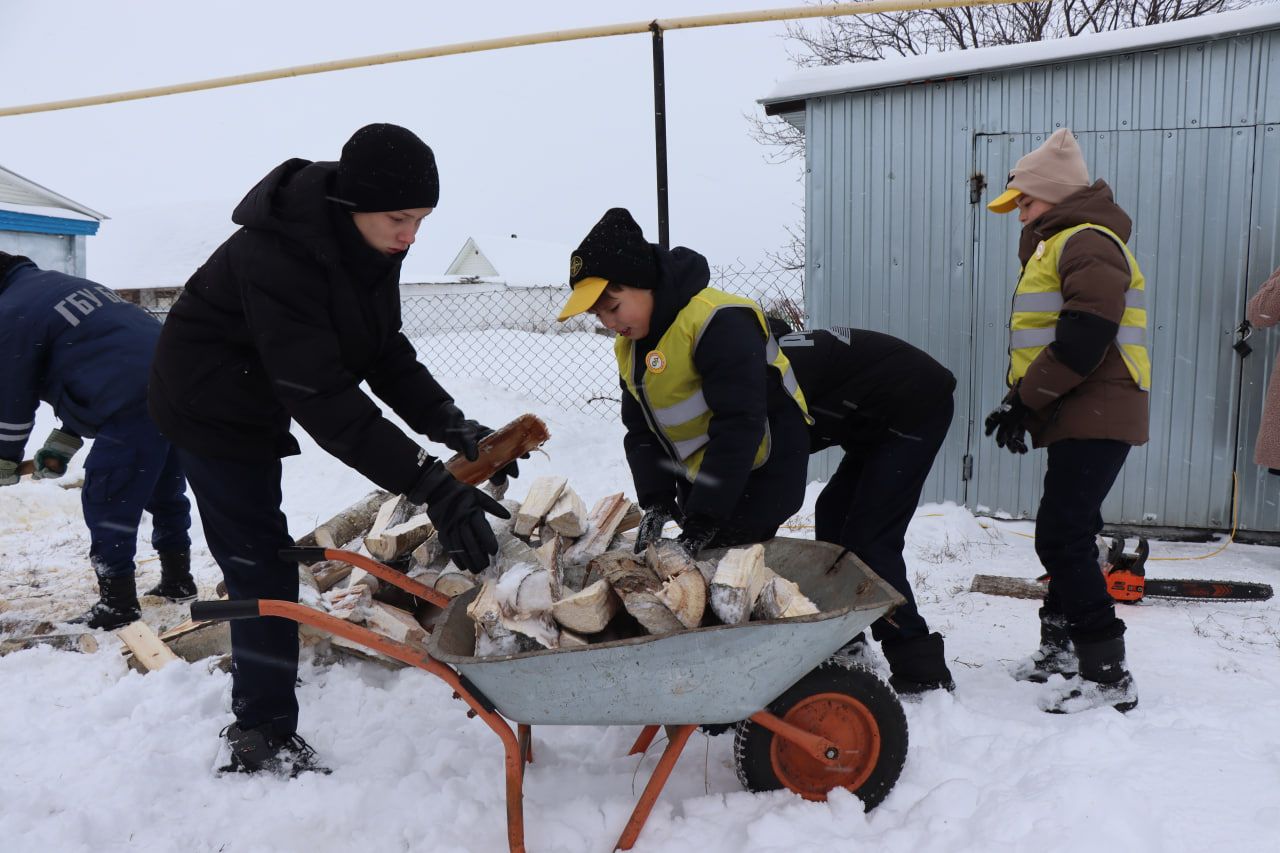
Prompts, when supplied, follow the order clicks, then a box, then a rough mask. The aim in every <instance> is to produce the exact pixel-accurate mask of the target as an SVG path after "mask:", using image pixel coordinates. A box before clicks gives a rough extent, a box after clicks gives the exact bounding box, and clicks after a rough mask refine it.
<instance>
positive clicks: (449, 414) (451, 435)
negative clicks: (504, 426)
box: [427, 403, 493, 462]
mask: <svg viewBox="0 0 1280 853" xmlns="http://www.w3.org/2000/svg"><path fill="white" fill-rule="evenodd" d="M485 430H486V427H482V426H480V424H479V423H477V422H476V421H473V420H471V419H470V418H468V417H467V416H466V415H464V414H463V413H462V409H459V408H458V407H457V406H455V405H454V404H453V403H444V404H442V405H441V406H439V407H437V408H436V410H435V412H433V413H432V415H431V421H430V423H429V424H428V425H427V437H428V438H430V439H431V440H432V441H438V442H440V443H441V444H443V445H444V446H445V447H447V448H449V449H450V450H452V451H454V452H455V453H461V454H462V455H463V456H465V457H467V461H468V462H475V461H476V457H477V456H479V455H480V451H479V450H478V449H477V448H476V444H477V443H478V442H479V441H480V439H481V438H482V437H483V436H486V435H488V434H489V433H490V432H493V430H488V432H486V431H485Z"/></svg>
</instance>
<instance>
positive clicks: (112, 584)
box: [71, 575, 142, 631]
mask: <svg viewBox="0 0 1280 853" xmlns="http://www.w3.org/2000/svg"><path fill="white" fill-rule="evenodd" d="M98 596H99V597H98V603H97V604H95V605H93V607H90V608H89V611H88V612H87V613H85V614H83V615H81V616H77V617H76V618H75V619H72V620H71V623H72V624H73V625H88V626H89V627H90V628H101V629H102V630H104V631H114V630H115V629H116V628H123V627H124V626H125V625H128V624H129V623H130V622H137V621H138V620H139V619H140V618H142V608H141V607H139V606H138V587H137V586H136V584H135V582H134V579H133V576H132V575H129V576H127V577H119V578H106V577H103V576H102V575H98Z"/></svg>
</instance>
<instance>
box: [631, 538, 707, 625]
mask: <svg viewBox="0 0 1280 853" xmlns="http://www.w3.org/2000/svg"><path fill="white" fill-rule="evenodd" d="M645 561H646V562H648V564H649V567H650V568H651V569H653V570H654V572H655V573H656V574H657V575H658V577H659V578H662V579H663V584H662V590H661V591H659V593H658V600H659V601H661V602H662V603H663V604H665V605H667V608H668V609H669V610H670V611H671V612H672V613H674V614H675V616H676V618H677V619H679V620H680V624H681V625H684V627H686V628H696V627H698V626H699V625H700V624H702V614H703V613H704V612H705V611H706V609H707V579H706V578H705V577H703V575H702V572H701V571H699V569H698V563H697V561H696V560H694V559H693V558H692V557H691V556H689V552H688V551H686V550H685V549H684V548H681V547H680V546H679V545H677V544H676V543H675V542H674V541H672V540H669V539H662V540H659V541H658V542H653V543H650V544H649V546H648V547H647V548H645Z"/></svg>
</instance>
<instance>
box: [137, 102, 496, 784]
mask: <svg viewBox="0 0 1280 853" xmlns="http://www.w3.org/2000/svg"><path fill="white" fill-rule="evenodd" d="M439 194H440V184H439V178H438V175H437V171H436V163H435V157H434V155H433V153H432V151H431V149H430V148H429V147H427V145H426V144H425V143H424V142H423V141H422V140H420V139H419V138H418V137H417V136H415V135H414V134H413V133H411V132H410V131H408V130H406V129H404V128H402V127H397V126H396V125H390V124H372V125H368V126H367V127H364V128H361V129H360V130H358V131H356V133H355V134H354V135H353V136H352V137H351V139H350V140H349V141H348V142H347V143H346V145H345V146H343V149H342V157H341V159H340V160H339V161H338V162H336V163H333V162H317V163H313V162H310V161H308V160H299V159H292V160H286V161H285V162H284V163H282V164H281V165H279V166H277V167H276V168H275V169H273V170H272V171H271V172H270V173H269V174H268V175H267V176H266V177H265V178H263V179H262V180H261V181H260V182H259V183H258V185H257V186H255V187H254V188H253V189H252V190H250V191H249V194H248V195H247V196H245V198H244V200H243V201H241V202H240V205H239V206H238V207H237V208H236V210H235V213H234V214H233V215H232V220H233V221H234V222H236V223H237V224H238V225H240V226H241V228H240V230H239V231H237V232H236V233H235V234H233V235H232V236H231V237H230V238H229V239H228V240H227V241H226V242H225V243H223V244H222V245H221V246H220V247H218V249H217V250H215V251H214V253H213V255H212V256H211V257H210V258H209V260H208V261H207V262H205V264H204V266H202V267H200V269H198V270H197V271H196V273H195V275H193V276H192V277H191V280H190V281H189V282H188V283H187V286H186V290H185V291H184V292H183V294H182V296H181V297H180V298H179V299H178V301H177V303H176V304H175V305H174V307H173V310H172V311H171V312H170V314H169V319H168V322H167V323H165V326H164V331H163V332H162V334H161V336H160V343H159V348H158V350H157V352H156V358H155V363H154V366H153V369H152V373H151V385H150V409H151V414H152V417H153V418H154V419H155V422H156V424H157V425H158V426H159V427H160V430H161V432H163V433H164V435H165V436H167V437H168V438H169V440H170V441H172V442H173V444H174V445H175V446H176V447H177V448H178V449H179V454H180V456H181V459H182V463H183V467H184V468H185V469H186V472H187V477H188V480H189V481H190V483H191V488H192V490H193V491H194V492H195V496H196V502H197V504H198V505H199V508H200V515H201V518H202V519H203V523H204V530H205V536H206V539H207V541H208V543H209V550H210V551H211V552H212V553H213V557H214V559H215V560H217V562H218V566H219V567H220V568H221V569H222V573H223V577H224V578H225V580H226V586H227V594H228V596H229V597H230V598H231V599H256V598H270V599H284V600H286V601H297V600H298V570H297V566H296V565H295V564H294V563H291V562H286V561H284V560H282V559H280V557H279V556H278V552H279V551H280V549H282V548H286V547H289V546H292V545H293V540H292V538H291V537H290V536H289V530H288V525H287V523H286V519H285V516H284V514H283V513H282V512H281V510H280V504H281V489H280V477H281V465H280V458H281V457H282V456H289V455H292V454H296V453H298V452H299V448H298V443H297V442H296V441H295V440H294V438H293V437H292V436H291V435H290V434H289V423H290V420H296V421H297V422H298V424H299V425H300V426H301V427H302V428H303V429H305V430H306V431H307V432H308V433H309V434H310V435H311V436H312V437H313V438H315V440H316V442H317V443H318V444H319V445H320V446H321V447H323V448H324V449H325V450H326V451H328V452H329V453H331V454H333V455H334V456H336V457H337V458H338V459H341V460H342V461H343V462H344V463H346V464H347V465H349V466H351V467H352V468H355V469H356V470H357V471H359V472H360V473H362V474H364V475H365V476H366V477H368V478H369V479H370V480H372V481H373V482H374V483H376V484H378V485H379V486H381V487H382V488H384V489H386V490H388V491H390V492H394V493H397V494H404V495H406V496H407V497H408V499H409V500H410V501H412V502H413V503H416V504H426V505H427V515H428V516H429V517H430V518H431V521H432V523H433V524H434V525H435V527H436V530H437V531H438V532H439V535H440V541H441V542H442V543H443V544H444V545H445V547H446V548H447V549H448V551H449V554H450V556H451V557H452V559H453V561H454V562H455V563H456V564H458V565H459V566H461V567H463V568H466V569H469V570H471V571H480V570H481V569H483V568H484V567H485V566H487V565H488V563H489V558H490V556H491V555H492V554H494V553H495V552H496V551H497V542H496V541H495V538H494V535H493V532H492V530H491V529H490V527H489V524H488V522H487V521H486V520H485V513H490V514H492V515H496V516H500V517H502V518H507V517H509V514H508V513H507V511H506V510H504V509H503V508H502V507H501V505H499V504H498V503H497V502H496V501H494V500H493V499H492V498H490V497H489V496H488V495H486V494H484V493H483V492H481V491H480V490H478V489H476V488H474V487H472V486H469V485H465V484H463V483H461V482H459V481H458V480H456V479H454V477H453V475H451V474H450V473H449V472H448V471H447V470H445V467H444V465H443V463H441V461H440V460H438V459H436V458H435V457H433V456H432V455H431V454H429V453H428V452H427V451H426V450H425V449H423V448H422V447H420V446H419V445H418V444H417V442H415V441H414V440H413V439H411V438H409V437H408V436H406V435H405V434H404V433H403V432H402V431H401V430H400V429H399V428H398V427H396V426H395V425H394V424H393V423H391V422H390V421H389V420H387V419H386V418H385V417H383V415H382V413H381V412H380V411H379V409H378V407H377V406H376V405H375V404H374V403H373V401H372V400H370V399H369V398H368V397H367V396H366V395H365V394H364V392H363V391H362V390H361V389H360V383H361V382H368V384H369V388H370V389H371V390H372V391H373V393H374V394H376V395H377V396H378V397H379V398H381V399H382V400H384V401H386V402H387V403H388V404H389V405H390V406H391V408H392V409H394V410H395V412H396V414H398V415H399V416H400V417H401V418H403V419H404V421H405V423H407V424H408V425H409V427H410V428H411V429H413V430H414V431H416V432H418V433H421V434H423V435H426V436H427V437H428V438H430V439H431V440H432V441H437V442H440V443H442V444H444V445H446V446H447V447H449V448H450V449H452V450H454V451H457V452H460V453H463V454H465V455H466V456H467V457H468V458H471V459H474V458H475V457H476V452H477V448H476V443H477V442H478V441H479V439H480V438H482V437H483V436H485V435H487V434H488V433H489V432H491V430H489V429H488V428H487V427H484V426H482V425H480V424H479V423H477V422H476V421H474V420H470V419H468V418H466V417H465V416H464V415H463V413H462V412H461V411H460V410H459V409H458V407H457V406H455V405H454V402H453V400H452V398H451V397H450V396H449V394H448V393H447V392H446V391H445V390H444V388H442V387H441V386H440V384H439V383H438V382H437V381H436V380H435V379H434V378H432V376H431V374H430V373H429V372H428V371H427V369H426V368H425V367H423V366H422V365H421V364H420V363H418V361H417V356H416V354H415V353H414V350H413V347H412V345H410V343H409V341H408V340H407V339H406V338H405V336H404V335H403V334H402V333H401V331H400V292H399V286H400V264H401V262H402V261H403V260H404V258H405V254H406V253H407V252H408V250H409V247H410V246H412V245H413V242H414V239H415V237H416V235H417V233H418V228H419V226H420V225H421V224H422V221H423V219H425V218H426V217H427V215H428V214H430V213H431V211H432V210H433V209H434V208H435V206H436V203H437V200H438V198H439ZM516 473H517V472H516V470H515V464H514V463H512V465H510V466H508V468H506V469H504V471H503V472H500V474H499V475H498V476H499V477H505V476H508V475H509V476H515V474H516ZM231 655H232V711H233V712H234V713H235V718H236V719H235V722H234V723H232V724H231V725H230V726H228V727H227V728H226V729H225V730H224V734H225V736H226V739H227V747H228V748H229V752H230V760H229V762H228V763H227V764H226V765H225V766H224V767H222V768H221V770H223V771H238V772H249V773H252V772H256V771H261V770H269V771H273V772H277V773H288V774H290V775H296V774H297V773H298V772H300V771H302V770H321V771H323V772H327V770H325V769H324V768H323V767H321V766H320V765H319V764H318V762H317V761H316V759H315V755H314V752H313V751H312V749H311V748H310V747H309V746H307V744H306V742H305V741H303V739H302V738H300V737H299V736H298V734H297V726H298V702H297V698H296V696H295V695H294V683H295V680H296V678H297V672H298V634H297V624H296V623H295V622H292V621H289V620H286V619H280V618H257V619H247V620H241V621H237V622H233V623H232V625H231Z"/></svg>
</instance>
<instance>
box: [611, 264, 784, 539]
mask: <svg viewBox="0 0 1280 853" xmlns="http://www.w3.org/2000/svg"><path fill="white" fill-rule="evenodd" d="M653 250H654V254H655V257H656V259H657V266H658V286H657V288H656V289H655V290H654V310H653V317H652V319H651V320H650V323H649V335H648V336H647V337H646V338H645V339H644V340H642V341H638V342H637V343H636V349H637V351H638V352H640V353H646V352H648V351H649V350H651V349H653V348H654V347H655V346H656V345H657V342H658V340H659V339H660V338H661V337H662V335H663V334H664V333H665V332H666V331H667V329H668V328H670V327H671V323H672V322H673V321H674V320H675V317H676V315H677V314H678V313H680V309H682V308H683V307H684V306H685V305H686V304H688V302H689V300H690V299H691V298H692V297H693V296H694V294H696V293H698V291H700V290H702V289H703V288H705V287H707V283H708V280H709V277H710V276H709V272H708V269H707V261H706V259H705V258H704V257H702V255H699V254H698V253H697V252H694V251H692V250H690V249H686V248H683V247H678V248H675V249H672V250H671V251H663V250H661V249H659V248H658V247H657V246H653ZM693 362H694V367H695V368H696V369H697V371H698V373H699V374H700V375H701V376H702V393H703V396H704V397H705V398H706V401H707V405H708V406H710V408H711V411H712V413H713V414H712V418H711V425H710V427H709V434H710V441H709V442H708V444H707V445H706V452H705V455H704V456H703V461H702V465H701V467H700V468H699V471H698V476H697V478H696V480H695V482H693V483H689V482H688V481H687V480H686V479H685V478H684V476H683V475H682V474H679V473H673V472H676V471H677V470H678V469H677V468H676V467H675V466H674V465H673V464H672V461H671V460H670V458H669V457H668V456H667V452H666V450H665V449H664V446H663V443H662V442H661V441H660V440H659V439H658V437H657V436H656V435H655V434H654V433H653V432H652V431H651V430H650V429H649V425H648V422H647V421H646V419H645V413H644V410H643V408H642V407H641V404H640V402H639V401H637V400H636V399H635V398H634V397H633V396H631V392H630V391H628V390H627V387H626V383H621V386H622V421H623V424H624V425H625V426H626V428H627V435H626V439H625V448H626V454H627V462H628V463H629V464H630V466H631V474H632V478H633V479H634V481H635V486H636V497H637V499H638V500H639V502H640V505H641V506H643V507H652V506H658V505H661V504H664V503H672V502H674V503H677V504H678V506H679V509H680V510H681V511H682V512H683V513H684V514H685V515H686V516H695V515H697V516H706V517H708V518H712V519H715V520H716V521H717V522H719V523H720V524H721V525H723V526H725V527H728V528H737V529H752V530H769V529H770V528H776V527H777V526H778V525H780V524H781V523H782V522H784V521H786V520H787V519H788V518H790V517H791V516H792V515H794V514H795V513H796V511H797V510H799V509H800V506H801V504H802V503H803V502H804V487H805V482H806V480H807V479H808V478H807V472H808V464H807V457H808V448H807V441H808V439H807V435H806V429H805V422H804V416H803V415H802V414H801V413H800V409H799V407H798V406H796V404H795V402H794V401H793V400H792V399H791V397H790V396H789V395H788V394H787V393H786V391H785V390H784V389H783V387H782V381H781V377H779V376H778V372H777V370H776V369H774V368H773V367H771V366H769V365H768V363H767V362H766V361H765V336H764V332H763V330H762V329H761V328H760V324H759V322H757V321H756V319H755V316H754V314H753V313H752V312H751V311H750V310H749V309H746V308H741V309H726V310H721V311H719V312H717V313H716V315H715V317H714V318H713V319H712V320H711V322H710V323H709V324H708V325H707V328H706V330H705V331H704V332H703V335H702V338H701V340H700V341H699V343H698V347H697V349H696V350H695V351H694V355H693ZM635 363H636V376H635V377H633V378H634V379H635V381H637V382H639V381H640V380H642V379H643V373H644V370H645V364H644V359H643V358H637V359H635ZM766 423H767V424H768V425H769V434H770V438H771V447H770V452H769V459H768V461H766V462H765V463H764V464H763V465H761V466H760V467H759V468H757V469H756V470H754V471H752V470H751V464H752V462H754V461H755V454H756V449H757V448H758V447H759V446H760V440H761V439H762V438H763V437H764V431H765V424H766Z"/></svg>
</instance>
